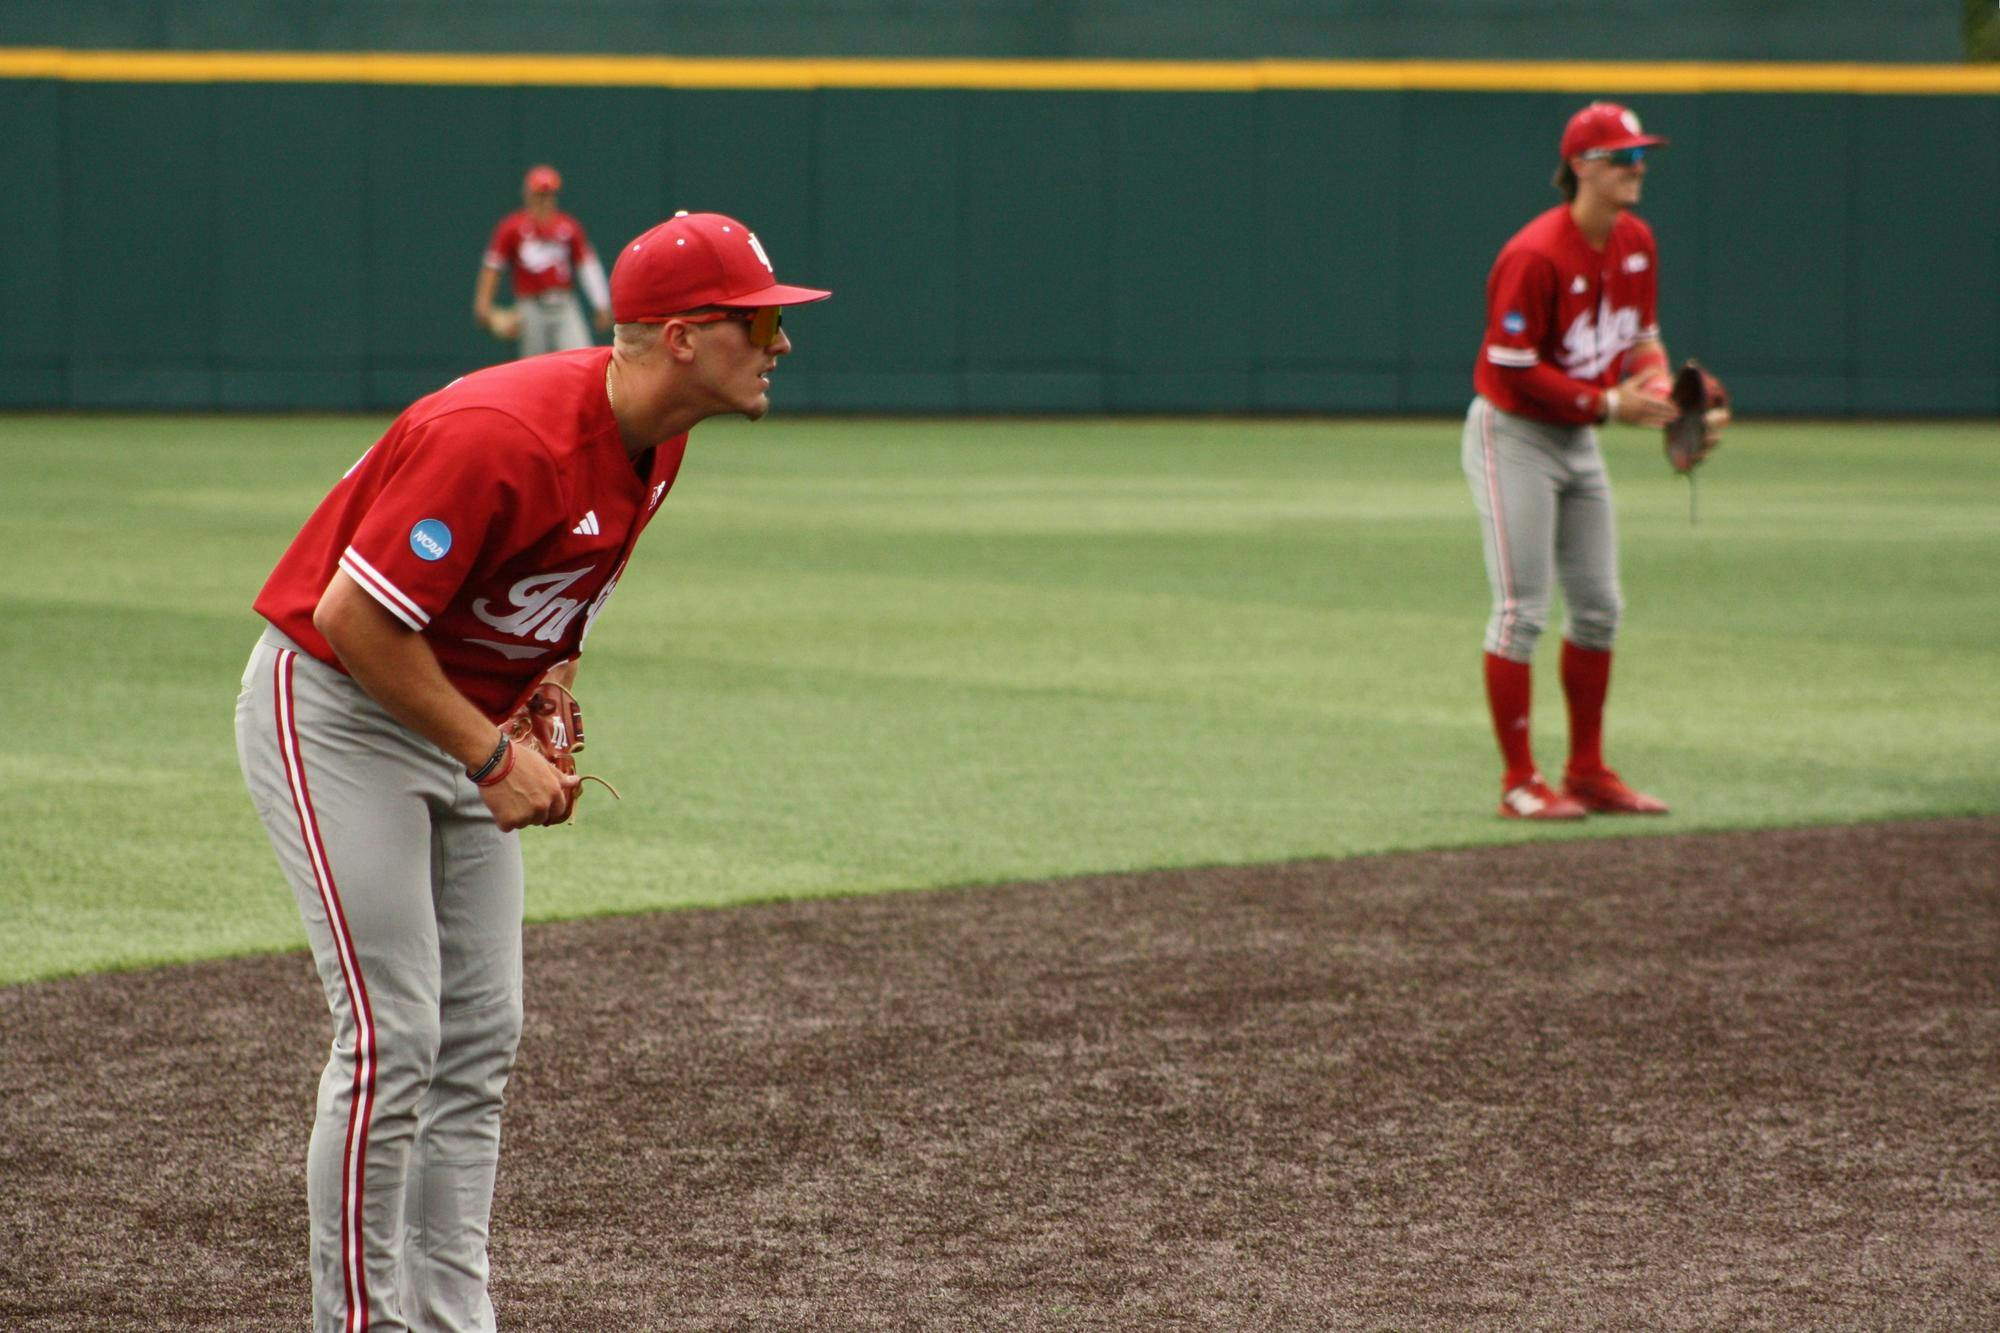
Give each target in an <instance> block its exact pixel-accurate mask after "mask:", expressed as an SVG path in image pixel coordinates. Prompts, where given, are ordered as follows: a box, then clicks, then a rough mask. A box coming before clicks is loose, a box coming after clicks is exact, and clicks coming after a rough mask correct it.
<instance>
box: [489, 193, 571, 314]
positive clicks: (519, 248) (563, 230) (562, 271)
mask: <svg viewBox="0 0 2000 1333" xmlns="http://www.w3.org/2000/svg"><path fill="white" fill-rule="evenodd" d="M589 253H590V241H589V240H588V239H587V238H586V237H585V236H584V234H583V224H582V223H580V222H578V221H577V220H576V219H575V218H573V217H571V216H570V215H569V214H567V213H562V212H558V213H557V214H556V215H555V216H554V217H552V218H550V219H549V221H548V225H546V226H544V225H543V224H542V223H540V222H539V221H537V220H536V218H535V215H534V214H533V213H530V212H529V211H528V210H527V209H525V208H522V209H517V210H516V211H514V212H512V213H509V214H508V215H507V216H506V217H504V218H501V219H500V225H499V226H497V227H495V228H494V229H493V239H492V240H490V241H488V242H487V243H486V256H485V264H486V267H488V268H504V269H507V270H509V271H510V272H511V273H512V274H513V277H514V295H515V297H516V298H517V299H520V300H526V299H528V298H529V297H533V296H540V295H541V294H542V293H543V292H548V291H563V290H567V289H568V288H570V287H573V286H575V285H576V274H577V270H579V269H581V268H582V267H583V265H584V258H585V256H586V255H588V254H589Z"/></svg>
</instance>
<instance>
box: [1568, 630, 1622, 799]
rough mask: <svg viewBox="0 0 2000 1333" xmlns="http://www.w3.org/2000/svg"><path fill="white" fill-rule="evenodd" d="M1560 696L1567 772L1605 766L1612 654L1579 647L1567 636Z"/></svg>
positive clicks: (1595, 770) (1593, 769)
mask: <svg viewBox="0 0 2000 1333" xmlns="http://www.w3.org/2000/svg"><path fill="white" fill-rule="evenodd" d="M1562 685H1563V699H1564V700H1565V701H1566V702H1567V703H1568V704H1569V771H1570V772H1572V773H1597V772H1601V771H1602V770H1603V768H1604V696H1605V695H1606V694H1607V693H1609V692H1610V690H1611V653H1610V652H1609V651H1608V650H1600V649H1596V648H1579V647H1577V646H1576V645H1575V644H1573V643H1571V642H1570V641H1569V640H1568V639H1564V640H1563V647H1562Z"/></svg>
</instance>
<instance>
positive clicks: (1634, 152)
mask: <svg viewBox="0 0 2000 1333" xmlns="http://www.w3.org/2000/svg"><path fill="white" fill-rule="evenodd" d="M1583 156H1584V157H1585V158H1587V159H1588V160H1590V161H1592V162H1609V163H1610V164H1611V165H1612V166H1614V167H1629V166H1633V165H1635V164H1637V163H1640V162H1644V161H1645V160H1646V150H1645V149H1644V148H1643V147H1641V148H1593V149H1591V150H1590V151H1589V152H1587V153H1585V154H1584V155H1583Z"/></svg>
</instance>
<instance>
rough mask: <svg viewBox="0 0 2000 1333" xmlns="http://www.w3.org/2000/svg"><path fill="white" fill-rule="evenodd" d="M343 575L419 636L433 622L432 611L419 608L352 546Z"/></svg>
mask: <svg viewBox="0 0 2000 1333" xmlns="http://www.w3.org/2000/svg"><path fill="white" fill-rule="evenodd" d="M340 568H341V572H342V573H344V574H346V575H347V577H349V578H351V579H353V580H354V581H355V582H356V583H358V584H360V585H361V590H362V591H363V592H365V593H367V594H368V595H369V596H370V597H373V598H374V599H375V600H376V601H378V602H380V603H381V604H382V607H383V609H384V610H386V611H388V613H389V614H390V615H392V616H394V617H396V619H398V620H400V621H402V622H403V623H404V624H405V625H408V626H409V627H410V628H411V629H413V630H416V631H417V632H419V633H422V632H423V628H424V626H426V625H428V624H430V623H431V614H430V612H428V611H426V610H424V608H423V607H421V606H418V605H417V604H416V602H415V601H413V600H412V599H411V598H410V597H409V596H408V595H407V594H406V593H404V591H403V590H402V589H401V588H398V587H397V586H396V585H395V584H394V583H391V582H390V581H389V580H388V579H387V578H386V577H384V576H383V574H382V572H381V571H380V570H378V569H376V568H375V566H373V565H371V564H369V563H368V562H367V561H366V560H364V559H362V558H361V554H360V552H358V551H356V550H355V549H354V548H353V547H352V546H350V547H348V548H347V549H346V550H345V551H342V552H341V553H340Z"/></svg>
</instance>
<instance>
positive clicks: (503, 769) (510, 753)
mask: <svg viewBox="0 0 2000 1333" xmlns="http://www.w3.org/2000/svg"><path fill="white" fill-rule="evenodd" d="M502 760H505V761H506V762H505V763H504V764H503V763H502V762H501V761H502ZM513 767H514V743H513V742H512V741H510V740H508V739H507V734H506V733H505V732H502V733H501V734H500V739H499V741H498V742H497V743H496V744H495V745H494V746H493V753H492V754H490V755H488V756H487V757H486V762H485V763H483V764H481V765H480V766H479V767H478V768H475V769H467V770H466V773H465V776H467V777H468V778H471V779H472V785H473V786H475V787H490V786H492V785H493V784H494V783H496V782H498V781H500V779H502V778H504V777H506V776H507V774H508V773H509V772H511V771H512V770H513ZM495 770H498V771H495Z"/></svg>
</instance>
